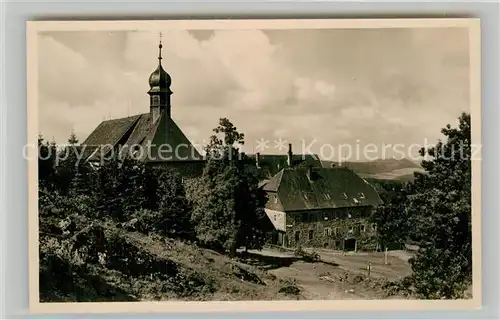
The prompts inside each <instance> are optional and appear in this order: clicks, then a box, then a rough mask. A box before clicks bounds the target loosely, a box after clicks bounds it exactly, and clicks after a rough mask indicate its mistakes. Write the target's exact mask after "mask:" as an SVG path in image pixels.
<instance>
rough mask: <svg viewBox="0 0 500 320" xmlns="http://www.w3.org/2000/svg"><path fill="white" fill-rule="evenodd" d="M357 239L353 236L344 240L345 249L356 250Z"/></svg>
mask: <svg viewBox="0 0 500 320" xmlns="http://www.w3.org/2000/svg"><path fill="white" fill-rule="evenodd" d="M356 246H357V243H356V239H354V238H351V239H345V240H344V251H356V249H357V248H356Z"/></svg>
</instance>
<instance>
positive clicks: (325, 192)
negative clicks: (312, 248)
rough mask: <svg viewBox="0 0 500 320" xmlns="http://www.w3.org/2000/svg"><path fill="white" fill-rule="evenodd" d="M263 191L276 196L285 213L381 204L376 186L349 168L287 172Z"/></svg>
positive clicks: (289, 170) (277, 175)
mask: <svg viewBox="0 0 500 320" xmlns="http://www.w3.org/2000/svg"><path fill="white" fill-rule="evenodd" d="M309 172H311V174H309ZM309 177H311V178H309ZM264 190H267V191H275V192H277V194H278V197H279V199H280V202H281V204H282V205H283V208H284V210H285V211H294V210H313V209H326V208H341V207H355V206H376V205H379V204H382V200H381V199H380V197H379V195H378V193H377V192H376V191H375V189H374V188H373V186H372V185H370V184H369V183H368V182H366V181H365V180H364V179H362V178H361V177H360V176H358V175H357V174H356V173H354V171H352V170H349V169H346V168H313V169H312V171H309V169H302V168H298V169H292V168H286V169H283V170H282V171H280V172H279V173H278V174H276V175H275V176H274V177H273V178H272V179H270V180H269V182H268V183H266V185H265V186H264Z"/></svg>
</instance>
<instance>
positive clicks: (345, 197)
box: [342, 192, 347, 200]
mask: <svg viewBox="0 0 500 320" xmlns="http://www.w3.org/2000/svg"><path fill="white" fill-rule="evenodd" d="M342 196H344V199H346V200H347V193H345V192H344V193H342Z"/></svg>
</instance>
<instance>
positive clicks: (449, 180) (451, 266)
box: [371, 113, 472, 299]
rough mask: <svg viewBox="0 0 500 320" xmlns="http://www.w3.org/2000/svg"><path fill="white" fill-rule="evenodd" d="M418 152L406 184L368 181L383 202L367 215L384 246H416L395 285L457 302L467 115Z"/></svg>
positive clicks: (465, 208)
mask: <svg viewBox="0 0 500 320" xmlns="http://www.w3.org/2000/svg"><path fill="white" fill-rule="evenodd" d="M441 131H442V133H443V135H444V136H445V137H446V140H445V141H439V142H438V143H437V144H436V145H435V146H433V147H430V148H428V149H421V150H420V155H421V156H423V157H425V158H424V159H425V160H423V161H422V167H423V168H424V169H425V172H423V173H418V172H416V173H415V179H414V180H413V181H410V182H405V183H401V182H395V181H371V183H373V184H374V186H375V187H376V188H377V189H378V191H379V194H380V196H381V198H382V200H383V201H384V205H382V206H379V207H378V208H377V210H376V212H375V214H374V215H373V216H372V219H373V222H374V223H376V224H377V231H378V237H379V242H380V243H381V245H382V246H383V247H384V246H391V245H392V246H394V245H396V246H399V247H401V246H402V245H404V244H406V243H412V244H417V245H418V247H419V250H418V252H417V253H416V256H415V257H413V258H411V259H410V264H411V266H412V270H413V272H412V275H411V276H409V277H407V278H406V279H404V280H403V281H402V282H401V283H398V284H397V285H398V286H399V288H400V289H401V290H403V291H405V292H407V293H409V294H412V295H416V296H418V297H420V298H424V299H441V298H448V299H451V298H461V297H463V296H464V292H465V290H466V289H467V288H468V286H469V285H470V284H471V282H472V246H471V244H472V242H471V240H472V229H471V155H472V147H471V137H470V115H469V114H465V113H464V114H462V115H461V116H460V118H459V124H458V127H457V128H452V127H451V126H450V125H447V126H446V127H445V128H443V129H442V130H441Z"/></svg>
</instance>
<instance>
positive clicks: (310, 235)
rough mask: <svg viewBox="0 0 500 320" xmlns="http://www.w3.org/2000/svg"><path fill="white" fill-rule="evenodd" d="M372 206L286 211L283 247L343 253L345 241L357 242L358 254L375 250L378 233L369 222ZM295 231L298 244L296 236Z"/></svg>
mask: <svg viewBox="0 0 500 320" xmlns="http://www.w3.org/2000/svg"><path fill="white" fill-rule="evenodd" d="M371 210H372V208H371V207H355V208H349V209H345V208H342V209H329V210H321V211H314V212H311V211H303V212H293V213H290V212H287V216H286V225H287V227H286V238H287V239H286V246H287V247H297V246H302V247H316V248H329V249H334V250H344V249H348V248H345V242H344V241H345V240H346V239H355V240H356V250H357V251H372V250H375V249H376V248H377V237H376V236H377V232H376V229H375V226H374V225H372V224H371V223H370V222H369V221H368V218H369V215H370V214H371ZM297 232H298V241H297V239H296V233H297Z"/></svg>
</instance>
